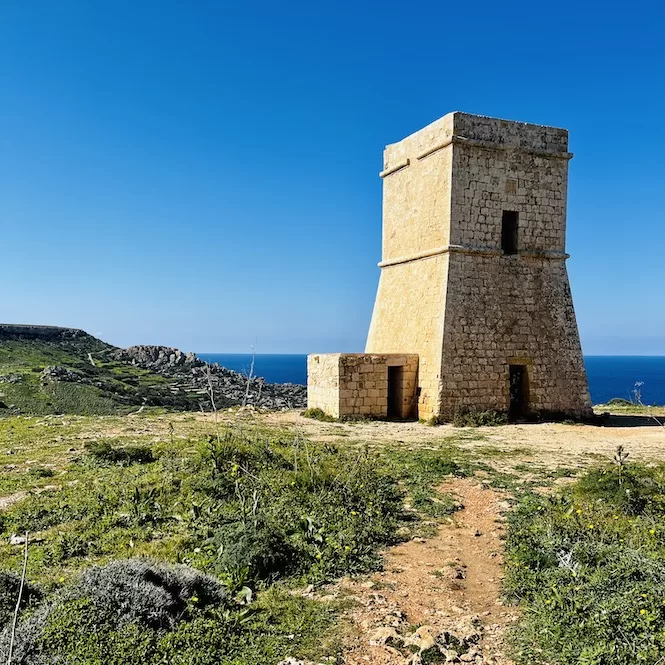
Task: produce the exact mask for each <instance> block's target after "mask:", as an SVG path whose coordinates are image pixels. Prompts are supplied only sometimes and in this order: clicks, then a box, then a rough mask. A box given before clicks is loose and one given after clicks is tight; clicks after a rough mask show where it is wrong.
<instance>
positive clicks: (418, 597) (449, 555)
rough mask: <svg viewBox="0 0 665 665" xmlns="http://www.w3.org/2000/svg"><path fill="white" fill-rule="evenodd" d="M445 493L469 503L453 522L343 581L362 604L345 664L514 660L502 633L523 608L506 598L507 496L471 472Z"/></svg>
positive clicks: (498, 664)
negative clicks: (380, 568)
mask: <svg viewBox="0 0 665 665" xmlns="http://www.w3.org/2000/svg"><path fill="white" fill-rule="evenodd" d="M441 491H445V492H451V493H453V494H455V495H456V496H458V497H459V499H460V501H461V502H462V503H463V505H464V508H463V509H462V510H460V511H459V512H457V513H456V514H455V516H454V518H453V519H451V520H450V523H449V524H447V525H443V526H441V527H439V529H438V532H437V533H436V535H435V536H433V537H432V538H428V539H427V540H423V539H414V540H411V541H409V542H406V543H403V544H401V545H398V546H397V547H394V548H392V549H391V550H390V551H389V552H388V553H387V555H386V560H385V570H384V572H380V573H376V574H374V575H372V576H371V577H370V578H369V579H368V580H364V581H363V580H348V579H347V580H344V581H343V582H342V583H341V587H342V592H343V593H349V594H352V596H353V597H355V598H356V599H357V600H358V602H359V605H358V607H357V608H356V609H354V610H352V611H351V616H350V619H351V623H352V626H353V628H352V631H351V635H350V637H349V640H348V644H347V648H346V652H345V654H344V663H345V665H367V664H369V665H388V664H390V665H405V664H406V663H413V664H415V663H421V662H422V663H426V662H470V663H476V664H477V665H480V664H483V665H490V664H495V665H508V664H509V663H511V662H512V661H510V660H508V659H507V658H506V657H505V656H504V655H503V651H504V649H503V644H502V637H503V634H504V632H505V629H506V626H507V625H509V624H510V623H511V622H512V621H514V620H515V617H516V613H515V611H514V610H513V609H512V608H509V607H504V606H503V605H502V604H501V601H500V585H501V575H502V563H503V557H502V554H501V553H502V549H503V547H502V542H501V540H500V538H499V537H500V534H501V532H502V530H503V527H502V525H501V524H500V523H498V522H497V521H498V520H500V519H501V510H502V509H505V508H507V505H506V504H505V499H504V497H503V496H502V495H500V494H499V493H497V492H495V491H494V490H491V489H484V488H483V486H482V485H480V484H479V482H478V480H477V479H475V480H474V479H472V478H471V479H455V480H451V481H450V482H449V483H446V484H445V485H444V486H442V487H441ZM435 645H437V646H435ZM435 652H436V653H435ZM428 656H429V657H428ZM434 656H436V657H438V658H439V660H434ZM442 657H443V658H448V660H444V661H442V660H441V658H442ZM430 659H431V660H430Z"/></svg>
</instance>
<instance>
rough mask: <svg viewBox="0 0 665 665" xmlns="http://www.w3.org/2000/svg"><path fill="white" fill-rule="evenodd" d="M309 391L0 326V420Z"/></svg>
mask: <svg viewBox="0 0 665 665" xmlns="http://www.w3.org/2000/svg"><path fill="white" fill-rule="evenodd" d="M305 401H306V388H305V387H304V386H299V385H294V384H269V383H266V382H265V381H264V380H263V379H261V378H258V377H255V378H252V379H251V380H249V379H248V378H247V377H245V376H243V375H241V374H238V373H237V372H233V371H231V370H228V369H226V368H224V367H220V366H219V365H216V364H215V365H209V364H207V363H205V362H204V361H202V360H200V359H199V358H197V357H196V356H195V355H194V354H193V353H183V352H182V351H180V350H178V349H172V348H169V347H163V346H134V347H130V348H128V349H119V348H117V347H114V346H111V345H110V344H106V343H105V342H102V341H101V340H99V339H97V338H95V337H93V336H92V335H89V334H88V333H86V332H84V331H82V330H76V329H72V328H55V327H48V326H17V325H7V324H0V415H2V414H3V413H5V414H8V413H11V414H16V413H36V414H46V413H81V414H112V413H127V412H129V411H132V410H136V408H137V407H141V406H162V407H167V408H173V409H180V410H190V409H191V410H197V411H198V410H201V409H203V410H206V411H209V410H211V409H212V408H213V405H214V407H215V408H217V409H221V408H227V407H230V406H235V405H242V404H246V405H253V406H260V407H265V408H269V409H287V408H301V407H304V405H305Z"/></svg>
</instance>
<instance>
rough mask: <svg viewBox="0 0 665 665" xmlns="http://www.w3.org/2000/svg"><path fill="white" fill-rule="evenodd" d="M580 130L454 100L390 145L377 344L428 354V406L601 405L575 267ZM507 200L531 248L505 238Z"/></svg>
mask: <svg viewBox="0 0 665 665" xmlns="http://www.w3.org/2000/svg"><path fill="white" fill-rule="evenodd" d="M571 157H572V155H571V154H570V153H569V152H568V133H567V131H565V130H563V129H557V128H552V127H543V126H540V125H529V124H525V123H519V122H511V121H506V120H499V119H495V118H486V117H482V116H472V115H468V114H464V113H451V114H448V115H446V116H444V117H443V118H441V119H440V120H437V121H436V122H434V123H432V124H431V125H429V126H428V127H425V128H424V129H422V130H420V131H419V132H416V133H415V134H413V135H411V136H409V137H407V138H406V139H404V140H403V141H400V142H399V143H396V144H393V145H389V146H387V148H386V150H385V153H384V169H383V171H382V173H381V175H382V177H383V183H384V197H383V201H384V212H383V214H384V226H383V258H382V261H381V263H380V264H379V265H380V267H381V276H380V280H379V288H378V293H377V299H376V303H375V307H374V312H373V316H372V323H371V326H370V332H369V336H368V340H367V346H366V352H368V353H379V352H382V353H387V352H391V353H397V352H405V351H406V350H408V351H410V352H416V353H418V354H419V356H420V364H419V396H418V400H419V401H418V412H419V416H420V417H424V418H428V417H431V416H438V415H442V416H451V415H453V414H454V412H455V411H458V410H483V409H492V410H500V411H506V410H508V408H509V406H510V383H509V368H510V366H511V365H519V366H523V367H524V368H525V371H526V377H527V384H528V385H527V392H528V394H527V396H526V399H527V401H528V410H529V412H531V413H534V414H537V413H543V414H544V413H561V414H568V415H571V416H583V415H587V414H588V413H589V412H590V399H589V394H588V390H587V382H586V374H585V370H584V364H583V360H582V350H581V346H580V342H579V335H578V331H577V324H576V320H575V313H574V309H573V303H572V298H571V294H570V287H569V283H568V275H567V271H566V267H565V260H566V258H567V255H566V253H565V232H566V198H567V182H568V160H569V159H570V158H571ZM504 211H508V212H510V213H516V216H517V234H516V235H517V248H516V250H517V251H516V253H515V254H510V255H506V254H505V253H504V248H502V223H503V216H504Z"/></svg>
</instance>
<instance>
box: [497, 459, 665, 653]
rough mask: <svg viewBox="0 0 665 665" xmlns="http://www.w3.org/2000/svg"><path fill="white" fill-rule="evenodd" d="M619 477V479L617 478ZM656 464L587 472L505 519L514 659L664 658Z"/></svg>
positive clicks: (661, 473) (663, 531) (662, 478)
mask: <svg viewBox="0 0 665 665" xmlns="http://www.w3.org/2000/svg"><path fill="white" fill-rule="evenodd" d="M620 471H621V473H619V472H620ZM664 496H665V466H663V465H661V466H658V467H655V468H648V467H645V466H643V465H637V464H632V465H627V464H625V457H624V458H623V461H622V463H621V464H615V465H614V466H612V467H604V468H600V469H593V470H591V471H590V472H588V473H587V474H586V475H585V476H584V477H582V478H580V479H579V480H578V481H577V482H575V483H574V484H572V485H571V486H567V487H565V488H564V489H562V490H560V492H559V493H558V494H556V495H554V496H552V497H549V498H545V497H542V496H536V495H529V496H526V497H525V498H524V499H523V500H522V501H521V503H520V505H519V507H518V509H517V510H516V511H514V512H513V513H512V514H511V515H510V517H509V529H508V538H507V556H506V560H507V575H506V578H505V580H504V583H505V590H506V594H507V595H508V597H509V598H512V599H514V600H516V601H518V602H520V603H521V604H522V605H523V609H524V612H523V618H522V621H521V622H520V624H519V625H518V627H517V628H516V630H515V631H514V632H513V635H512V639H513V643H514V647H515V657H516V659H517V661H518V662H519V663H523V664H526V663H548V664H550V665H564V664H565V665H568V664H569V663H580V664H586V665H589V664H591V663H594V664H595V665H634V664H635V663H646V664H650V665H655V664H656V663H660V662H662V655H663V653H665V602H664V601H665V519H664V517H663V516H664V514H665V501H664V500H663V498H664Z"/></svg>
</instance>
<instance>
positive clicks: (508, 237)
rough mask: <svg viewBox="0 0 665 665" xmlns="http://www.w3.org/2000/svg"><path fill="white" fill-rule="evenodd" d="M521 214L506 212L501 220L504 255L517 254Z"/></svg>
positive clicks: (511, 211) (512, 211)
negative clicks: (518, 226)
mask: <svg viewBox="0 0 665 665" xmlns="http://www.w3.org/2000/svg"><path fill="white" fill-rule="evenodd" d="M518 218H519V213H517V212H515V211H514V210H504V211H503V216H502V218H501V249H502V250H503V253H504V254H517V222H518Z"/></svg>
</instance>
